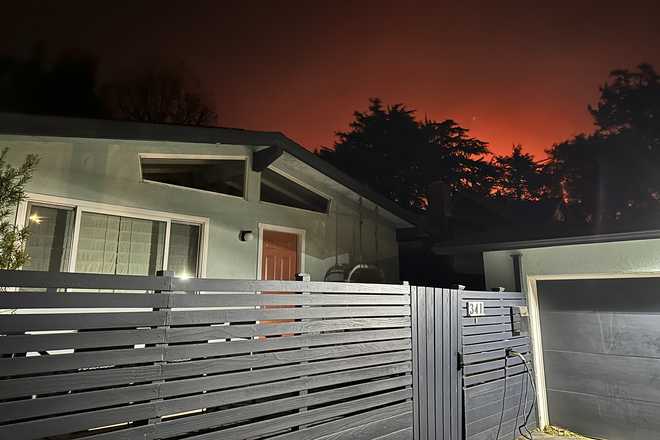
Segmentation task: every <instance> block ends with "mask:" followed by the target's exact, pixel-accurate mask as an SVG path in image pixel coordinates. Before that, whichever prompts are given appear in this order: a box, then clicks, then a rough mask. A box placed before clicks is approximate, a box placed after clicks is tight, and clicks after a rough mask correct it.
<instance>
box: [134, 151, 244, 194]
mask: <svg viewBox="0 0 660 440" xmlns="http://www.w3.org/2000/svg"><path fill="white" fill-rule="evenodd" d="M245 164H246V161H245V159H178V158H147V157H141V158H140V165H141V167H142V177H143V178H144V179H145V180H150V181H153V182H160V183H167V184H169V185H176V186H181V187H185V188H193V189H200V190H203V191H210V192H214V193H219V194H228V195H230V196H238V197H243V196H244V194H245Z"/></svg>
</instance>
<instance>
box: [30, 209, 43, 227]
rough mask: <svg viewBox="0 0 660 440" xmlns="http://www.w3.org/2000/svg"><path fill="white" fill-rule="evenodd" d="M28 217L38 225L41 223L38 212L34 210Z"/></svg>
mask: <svg viewBox="0 0 660 440" xmlns="http://www.w3.org/2000/svg"><path fill="white" fill-rule="evenodd" d="M29 219H30V223H36V224H38V225H39V224H41V222H42V218H41V217H39V214H37V213H36V212H35V213H34V214H32V215H31V216H30V217H29Z"/></svg>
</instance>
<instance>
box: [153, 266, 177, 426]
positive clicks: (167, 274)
mask: <svg viewBox="0 0 660 440" xmlns="http://www.w3.org/2000/svg"><path fill="white" fill-rule="evenodd" d="M156 276H157V277H166V278H167V281H166V282H165V285H166V286H167V290H156V291H154V295H163V294H169V293H170V292H171V289H172V278H174V272H173V271H171V270H159V271H157V272H156ZM171 309H172V297H171V295H168V296H167V306H166V307H160V308H154V309H153V311H154V312H165V313H164V314H165V318H164V319H163V325H159V326H158V327H156V328H157V329H158V330H159V332H160V333H161V337H162V342H160V343H157V344H155V346H156V347H161V359H160V361H158V362H154V365H163V364H165V347H167V331H168V329H169V328H170V326H169V323H170V311H171ZM163 382H165V381H164V380H163V379H162V378H161V379H160V380H157V381H154V383H157V384H162V383H163ZM158 396H159V397H158V398H156V399H152V400H151V401H152V402H162V400H163V399H162V398H161V397H160V390H159V392H158ZM160 421H161V417H160V416H158V417H154V418H150V419H149V424H150V425H155V424H156V423H160Z"/></svg>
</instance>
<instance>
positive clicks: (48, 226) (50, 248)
mask: <svg viewBox="0 0 660 440" xmlns="http://www.w3.org/2000/svg"><path fill="white" fill-rule="evenodd" d="M73 218H74V212H73V210H72V209H69V208H51V207H47V206H39V205H33V204H30V205H29V206H28V218H27V220H28V223H29V226H30V237H29V238H28V241H27V244H26V250H27V254H28V256H29V257H30V261H29V262H28V263H27V264H25V265H23V269H25V270H42V271H48V272H61V271H65V270H67V269H68V266H69V256H70V254H71V237H72V236H73Z"/></svg>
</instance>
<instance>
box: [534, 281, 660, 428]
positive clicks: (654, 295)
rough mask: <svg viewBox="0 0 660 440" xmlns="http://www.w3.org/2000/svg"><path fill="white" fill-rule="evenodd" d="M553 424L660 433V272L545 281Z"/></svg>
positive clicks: (541, 305) (541, 294) (542, 297)
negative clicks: (643, 274) (643, 276)
mask: <svg viewBox="0 0 660 440" xmlns="http://www.w3.org/2000/svg"><path fill="white" fill-rule="evenodd" d="M536 292H537V298H538V309H539V313H540V327H541V343H542V348H543V363H544V372H545V389H546V395H547V411H548V417H549V421H550V424H552V425H555V426H561V427H564V428H567V429H569V430H571V431H575V432H579V433H581V434H583V435H586V436H590V437H597V438H605V439H609V440H619V439H621V440H623V439H626V440H641V439H650V438H658V435H659V434H658V433H660V278H652V277H649V278H641V277H640V278H637V277H634V278H618V279H617V278H613V279H608V278H601V279H567V280H539V281H537V286H536Z"/></svg>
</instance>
